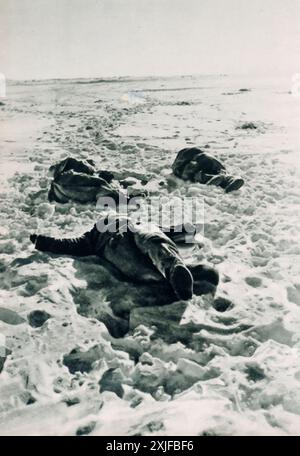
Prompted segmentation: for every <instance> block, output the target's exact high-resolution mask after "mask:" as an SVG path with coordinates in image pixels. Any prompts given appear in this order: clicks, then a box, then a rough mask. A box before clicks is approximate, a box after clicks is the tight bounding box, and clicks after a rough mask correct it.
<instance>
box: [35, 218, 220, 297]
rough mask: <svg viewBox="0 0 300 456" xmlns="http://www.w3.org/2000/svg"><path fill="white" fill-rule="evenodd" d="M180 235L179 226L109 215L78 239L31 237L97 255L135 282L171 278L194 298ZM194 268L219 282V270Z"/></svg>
mask: <svg viewBox="0 0 300 456" xmlns="http://www.w3.org/2000/svg"><path fill="white" fill-rule="evenodd" d="M177 236H178V233H177V229H176V230H175V231H174V230H173V231H172V229H171V230H170V232H169V233H168V236H167V235H166V234H165V233H163V232H162V231H161V229H160V228H158V227H156V226H155V225H152V226H151V227H149V226H148V225H147V226H146V225H145V226H143V225H141V224H135V225H133V224H132V223H131V221H130V220H129V219H128V218H126V217H120V216H107V217H105V218H102V219H100V220H99V221H98V222H97V224H96V225H95V226H94V227H93V228H92V230H91V231H88V232H87V233H85V234H84V235H83V236H81V237H79V238H76V239H55V238H52V237H48V236H42V235H31V241H32V242H33V243H34V244H35V247H36V249H38V250H40V251H44V252H51V253H55V254H66V255H72V256H88V255H97V256H99V257H101V258H103V259H105V260H106V261H108V262H109V263H110V264H112V265H113V266H114V267H115V268H116V269H117V270H118V271H120V272H121V273H122V274H123V275H124V276H125V277H127V278H128V279H130V280H132V281H134V282H151V281H155V282H159V281H162V280H167V281H168V282H169V283H170V284H171V286H172V288H173V290H174V293H175V295H176V296H177V297H178V298H179V299H190V298H191V297H192V294H193V276H192V274H191V272H190V270H189V269H188V268H187V266H186V265H185V264H184V262H183V259H182V258H181V256H180V254H179V251H178V248H177V246H176V244H175V242H174V241H173V240H172V237H173V238H174V239H176V238H177ZM193 270H194V271H196V273H197V280H198V282H199V280H200V281H203V282H209V283H211V284H212V285H213V286H214V287H216V286H217V285H218V280H219V278H218V273H217V272H216V271H215V270H213V269H212V268H210V267H208V266H207V267H206V266H201V265H197V266H196V267H194V268H193ZM198 293H199V290H198ZM200 294H201V290H200Z"/></svg>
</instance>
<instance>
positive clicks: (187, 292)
mask: <svg viewBox="0 0 300 456" xmlns="http://www.w3.org/2000/svg"><path fill="white" fill-rule="evenodd" d="M134 240H135V243H136V245H137V246H138V248H139V249H140V250H141V251H142V252H143V253H144V254H145V255H146V256H148V258H150V259H151V261H152V263H153V264H154V265H155V267H156V268H157V269H158V271H159V272H160V273H161V274H162V275H163V276H164V277H165V278H166V279H167V280H168V281H169V282H170V284H171V286H172V288H173V290H174V292H175V294H176V296H177V297H178V298H179V299H184V300H186V299H190V298H191V297H192V294H193V277H192V274H191V273H190V271H189V270H188V268H187V267H186V266H185V265H184V263H183V260H182V258H181V257H180V255H179V252H178V250H177V247H176V246H175V244H174V243H173V242H172V241H170V242H168V240H166V241H165V240H164V238H161V237H159V236H155V235H153V236H147V235H146V236H144V235H143V234H140V233H135V234H134Z"/></svg>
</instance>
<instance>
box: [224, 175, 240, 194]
mask: <svg viewBox="0 0 300 456" xmlns="http://www.w3.org/2000/svg"><path fill="white" fill-rule="evenodd" d="M244 183H245V181H244V179H242V178H241V177H234V176H224V179H223V182H222V183H221V184H220V187H222V188H223V189H224V190H225V193H230V192H234V191H236V190H239V189H240V188H241V187H242V186H243V185H244Z"/></svg>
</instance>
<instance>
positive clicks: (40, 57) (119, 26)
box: [0, 0, 300, 79]
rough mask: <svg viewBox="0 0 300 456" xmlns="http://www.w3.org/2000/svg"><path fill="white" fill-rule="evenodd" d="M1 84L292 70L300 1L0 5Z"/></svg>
mask: <svg viewBox="0 0 300 456" xmlns="http://www.w3.org/2000/svg"><path fill="white" fill-rule="evenodd" d="M0 42H1V49H0V72H2V73H4V74H5V76H6V77H7V78H18V79H31V78H35V79H38V78H53V77H93V76H118V75H136V76H143V75H158V74H159V75H171V74H194V73H204V74H212V73H231V74H245V73H246V74H250V73H251V74H252V73H253V74H264V75H272V76H275V75H277V74H281V75H282V74H286V75H289V74H294V73H299V72H300V0H0Z"/></svg>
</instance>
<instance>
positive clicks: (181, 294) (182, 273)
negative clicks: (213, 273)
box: [169, 261, 194, 301]
mask: <svg viewBox="0 0 300 456" xmlns="http://www.w3.org/2000/svg"><path fill="white" fill-rule="evenodd" d="M169 282H170V284H171V286H172V288H173V290H174V292H175V295H176V296H177V298H178V299H181V300H183V301H187V300H188V299H191V298H192V296H193V285H194V281H193V276H192V274H191V272H190V271H189V269H188V268H187V267H186V266H185V265H184V264H183V263H180V262H179V261H178V262H176V263H175V264H174V266H173V267H172V268H171V270H170V275H169Z"/></svg>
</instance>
